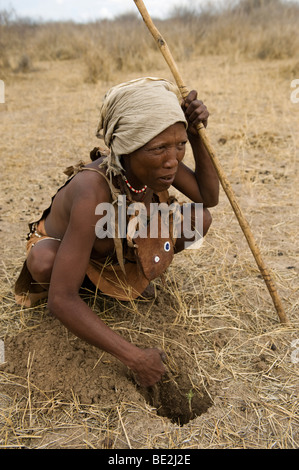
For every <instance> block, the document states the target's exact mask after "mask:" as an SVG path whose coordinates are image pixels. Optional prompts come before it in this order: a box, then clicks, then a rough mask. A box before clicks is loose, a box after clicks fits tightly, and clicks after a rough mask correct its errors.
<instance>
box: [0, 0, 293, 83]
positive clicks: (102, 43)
mask: <svg viewBox="0 0 299 470" xmlns="http://www.w3.org/2000/svg"><path fill="white" fill-rule="evenodd" d="M190 4H191V2H190ZM155 22H156V24H157V27H158V28H159V29H160V31H161V33H162V34H163V36H164V37H165V39H166V40H167V42H168V43H169V46H170V47H171V50H172V52H173V53H174V56H175V59H176V60H179V59H190V58H194V57H197V56H201V57H202V56H206V55H226V56H232V57H233V58H234V59H235V60H238V58H241V57H242V58H246V59H248V60H252V59H260V60H279V59H286V58H294V60H295V59H296V57H298V52H299V35H298V25H299V4H298V3H295V2H284V1H283V0H240V1H237V2H236V1H234V2H226V3H225V6H223V7H222V8H221V9H219V8H218V9H217V8H215V7H213V6H211V5H209V4H207V6H205V7H204V8H199V7H192V6H190V7H187V8H182V7H177V8H175V9H173V10H172V12H171V13H170V15H169V17H168V18H167V19H165V20H155ZM76 59H78V60H83V61H84V64H85V66H86V77H85V79H87V80H88V81H91V82H94V83H95V82H97V81H98V80H109V79H112V78H113V76H114V75H115V74H116V73H117V72H119V71H125V72H126V71H128V72H130V71H137V72H145V71H147V70H149V69H151V68H153V67H155V68H159V66H160V64H161V57H160V55H159V52H158V51H157V47H156V45H155V43H154V41H153V40H152V39H151V38H150V37H149V32H148V31H147V29H146V28H145V26H144V24H143V21H142V20H141V18H140V16H139V14H138V12H136V14H135V13H128V14H123V15H121V16H119V17H116V18H115V19H113V20H96V19H95V21H93V22H89V23H84V24H79V23H74V22H35V21H33V20H31V19H28V18H20V17H18V16H17V15H16V13H15V12H14V11H13V10H11V11H0V78H1V79H3V78H7V77H8V76H13V75H14V74H17V73H26V72H29V71H33V70H34V68H35V66H36V64H37V63H38V62H41V61H53V60H55V61H56V60H76ZM297 65H298V62H297ZM295 69H297V67H295Z"/></svg>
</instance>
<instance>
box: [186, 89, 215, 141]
mask: <svg viewBox="0 0 299 470" xmlns="http://www.w3.org/2000/svg"><path fill="white" fill-rule="evenodd" d="M182 108H183V111H184V113H185V116H186V119H187V121H188V133H190V134H192V135H198V130H197V126H198V124H200V123H201V122H202V123H203V125H204V126H205V127H207V125H208V118H209V111H208V109H207V107H206V106H205V105H204V104H203V102H202V101H200V100H198V99H197V91H195V90H192V91H190V93H189V94H188V96H187V98H185V100H184V101H183V104H182Z"/></svg>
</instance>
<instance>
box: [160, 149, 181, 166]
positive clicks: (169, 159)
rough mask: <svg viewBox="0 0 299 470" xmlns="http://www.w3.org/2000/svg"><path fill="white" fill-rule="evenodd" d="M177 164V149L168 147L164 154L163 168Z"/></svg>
mask: <svg viewBox="0 0 299 470" xmlns="http://www.w3.org/2000/svg"><path fill="white" fill-rule="evenodd" d="M178 164H179V155H178V151H177V149H176V148H175V147H171V148H168V149H167V152H166V155H165V160H164V165H163V166H164V168H176V167H177V166H178Z"/></svg>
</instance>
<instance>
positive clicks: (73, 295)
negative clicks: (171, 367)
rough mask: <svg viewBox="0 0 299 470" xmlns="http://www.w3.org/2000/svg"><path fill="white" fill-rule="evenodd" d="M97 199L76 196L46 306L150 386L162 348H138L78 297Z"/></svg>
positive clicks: (156, 376)
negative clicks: (110, 326)
mask: <svg viewBox="0 0 299 470" xmlns="http://www.w3.org/2000/svg"><path fill="white" fill-rule="evenodd" d="M98 202H99V201H98V200H96V199H95V197H93V196H92V194H90V192H89V193H88V194H87V195H86V196H82V194H81V195H80V197H75V198H74V202H73V203H72V209H71V215H70V221H69V224H68V228H67V231H66V233H65V235H64V237H63V240H62V242H61V245H60V248H59V250H58V252H57V255H56V259H55V262H54V266H53V271H52V276H51V282H50V288H49V297H48V306H49V310H50V312H51V313H52V314H53V315H54V316H55V317H57V318H58V319H59V320H60V321H61V322H62V323H63V324H64V325H65V326H66V327H67V328H68V329H69V330H70V331H71V332H72V333H74V334H75V335H76V336H78V337H79V338H81V339H83V340H85V341H87V342H88V343H90V344H92V345H94V346H96V347H98V348H99V349H101V350H103V351H106V352H108V353H109V354H112V355H113V356H115V357H116V358H117V359H119V360H120V361H121V362H123V364H125V365H126V366H128V367H129V368H130V369H132V370H133V371H134V372H135V373H136V374H137V376H138V380H139V382H140V384H141V385H144V386H149V385H153V384H154V383H156V382H157V381H158V380H160V379H161V376H162V375H163V374H164V372H165V367H164V365H163V362H162V351H160V350H158V349H140V348H138V347H136V346H135V345H133V344H131V343H130V342H128V341H126V340H125V339H124V338H123V337H121V336H120V335H118V334H117V333H115V332H114V331H113V330H112V329H111V328H109V327H108V326H107V325H106V324H105V323H104V322H103V321H102V320H101V319H100V318H99V317H98V316H97V315H96V314H95V313H94V312H93V311H92V310H91V309H90V308H89V307H88V305H87V304H86V303H85V302H84V301H83V300H82V299H81V298H80V296H79V289H80V286H81V285H82V282H83V279H84V276H85V273H86V269H87V266H88V263H89V258H90V253H91V250H92V247H93V245H94V241H95V238H96V235H95V225H96V222H97V220H98V216H96V215H95V208H96V205H97V203H98Z"/></svg>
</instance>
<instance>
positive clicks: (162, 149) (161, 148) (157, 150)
mask: <svg viewBox="0 0 299 470" xmlns="http://www.w3.org/2000/svg"><path fill="white" fill-rule="evenodd" d="M164 150H165V146H164V145H161V146H160V147H155V148H153V149H152V151H153V152H154V153H161V152H164Z"/></svg>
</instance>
